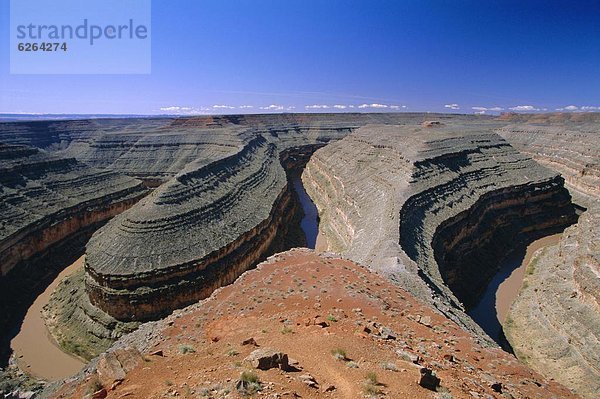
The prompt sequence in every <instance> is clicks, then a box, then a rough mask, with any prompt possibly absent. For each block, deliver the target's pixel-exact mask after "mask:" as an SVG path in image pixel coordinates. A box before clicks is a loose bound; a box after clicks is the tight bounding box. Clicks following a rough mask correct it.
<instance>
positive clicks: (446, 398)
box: [435, 387, 454, 399]
mask: <svg viewBox="0 0 600 399" xmlns="http://www.w3.org/2000/svg"><path fill="white" fill-rule="evenodd" d="M435 399H454V396H452V394H451V393H450V391H448V390H447V389H446V388H444V387H439V388H438V393H437V394H436V395H435Z"/></svg>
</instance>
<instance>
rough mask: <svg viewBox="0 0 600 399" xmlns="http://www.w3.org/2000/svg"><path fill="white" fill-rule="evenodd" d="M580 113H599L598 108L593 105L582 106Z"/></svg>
mask: <svg viewBox="0 0 600 399" xmlns="http://www.w3.org/2000/svg"><path fill="white" fill-rule="evenodd" d="M581 110H582V111H600V107H595V106H593V105H584V106H583V107H581Z"/></svg>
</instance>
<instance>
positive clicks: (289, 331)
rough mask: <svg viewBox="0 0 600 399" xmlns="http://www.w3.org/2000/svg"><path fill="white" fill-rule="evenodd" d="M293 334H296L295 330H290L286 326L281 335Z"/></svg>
mask: <svg viewBox="0 0 600 399" xmlns="http://www.w3.org/2000/svg"><path fill="white" fill-rule="evenodd" d="M293 332H294V330H292V329H291V328H289V327H288V326H284V327H283V328H282V329H281V333H282V334H291V333H293Z"/></svg>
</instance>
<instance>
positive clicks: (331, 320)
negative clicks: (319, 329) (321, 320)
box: [327, 314, 337, 323]
mask: <svg viewBox="0 0 600 399" xmlns="http://www.w3.org/2000/svg"><path fill="white" fill-rule="evenodd" d="M327 320H329V321H330V322H332V323H335V322H336V321H337V319H336V318H335V316H334V315H332V314H330V315H328V316H327Z"/></svg>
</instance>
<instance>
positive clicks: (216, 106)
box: [212, 105, 235, 109]
mask: <svg viewBox="0 0 600 399" xmlns="http://www.w3.org/2000/svg"><path fill="white" fill-rule="evenodd" d="M212 107H213V108H214V109H235V107H232V106H231V105H213V106H212Z"/></svg>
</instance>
